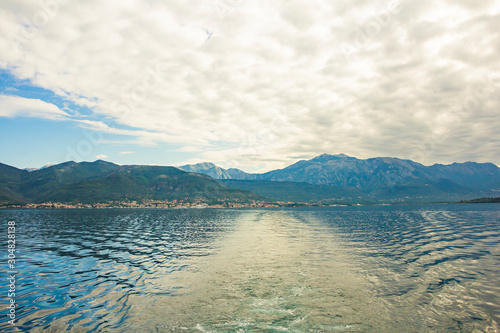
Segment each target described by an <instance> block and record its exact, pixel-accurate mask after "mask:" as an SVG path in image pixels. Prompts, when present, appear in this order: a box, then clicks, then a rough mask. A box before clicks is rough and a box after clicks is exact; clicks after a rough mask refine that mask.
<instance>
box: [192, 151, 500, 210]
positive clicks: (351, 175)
mask: <svg viewBox="0 0 500 333" xmlns="http://www.w3.org/2000/svg"><path fill="white" fill-rule="evenodd" d="M219 169H221V170H222V172H223V171H224V169H222V168H219ZM198 172H202V173H204V172H205V171H204V170H203V167H202V164H199V165H198ZM229 176H230V175H229ZM227 177H228V175H227V174H226V178H223V179H224V180H228V179H232V180H258V181H270V182H288V183H289V184H288V185H286V186H284V185H277V184H273V183H266V182H260V183H254V184H251V183H245V182H236V181H233V182H226V181H225V182H224V183H225V184H227V185H228V186H232V187H238V186H240V188H245V189H249V190H251V191H253V192H255V193H258V194H261V195H263V193H266V194H269V193H272V194H274V196H270V197H271V198H274V199H277V198H285V197H294V198H295V199H297V198H304V199H306V200H308V199H312V198H314V199H318V198H321V199H320V200H330V199H332V200H333V199H335V198H338V197H339V196H338V195H335V193H334V192H335V191H338V190H339V189H344V190H347V189H350V190H349V191H346V192H345V193H347V194H348V195H347V197H348V198H349V197H356V194H355V192H352V190H353V189H358V190H359V191H358V192H359V193H358V196H357V197H356V198H357V199H360V200H371V201H375V202H379V201H381V200H382V201H392V202H394V201H439V200H443V201H445V200H460V199H461V198H465V199H467V198H475V197H480V196H495V195H498V193H499V192H497V191H498V190H500V168H498V167H497V166H496V165H494V164H492V163H475V162H465V163H453V164H450V165H442V164H435V165H432V166H424V165H422V164H420V163H417V162H414V161H411V160H404V159H399V158H391V157H376V158H369V159H358V158H355V157H350V156H347V155H345V154H338V155H329V154H322V155H320V156H317V157H315V158H313V159H310V160H301V161H298V162H296V163H294V164H292V165H290V166H288V167H286V168H283V169H278V170H273V171H269V172H266V173H261V174H248V173H245V172H243V171H241V173H239V174H237V175H236V176H235V177H233V178H227ZM292 183H304V184H311V185H324V186H331V189H332V193H331V195H330V194H329V193H328V191H327V190H326V188H320V187H307V186H305V185H300V184H295V185H293V184H292ZM285 187H287V190H286V191H290V193H294V195H293V196H292V195H291V194H290V195H287V194H280V193H278V192H279V191H278V188H281V189H284V188H285ZM306 188H307V190H306ZM307 191H309V192H311V191H313V192H315V193H312V192H311V193H307ZM349 193H350V194H349Z"/></svg>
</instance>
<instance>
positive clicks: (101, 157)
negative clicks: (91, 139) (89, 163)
mask: <svg viewBox="0 0 500 333" xmlns="http://www.w3.org/2000/svg"><path fill="white" fill-rule="evenodd" d="M95 158H97V159H98V160H102V159H104V158H108V155H104V154H101V155H96V156H95Z"/></svg>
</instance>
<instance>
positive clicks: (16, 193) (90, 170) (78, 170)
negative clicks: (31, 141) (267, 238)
mask: <svg viewBox="0 0 500 333" xmlns="http://www.w3.org/2000/svg"><path fill="white" fill-rule="evenodd" d="M4 170H6V172H4ZM0 171H2V172H1V174H0V204H18V203H27V202H34V203H40V202H47V201H52V202H63V203H98V202H109V201H142V200H145V199H152V200H169V201H172V200H177V201H184V202H196V201H202V202H206V203H217V202H220V201H230V202H241V203H246V202H251V201H253V200H259V201H266V199H264V198H262V197H261V196H259V195H257V194H254V193H251V192H249V191H245V190H240V189H233V188H229V187H227V186H225V185H223V184H221V183H219V182H217V181H216V180H214V179H212V178H210V177H208V176H206V175H201V174H197V173H188V172H184V171H181V170H179V169H177V168H174V167H162V166H119V165H116V164H113V163H108V162H104V161H96V162H93V163H87V162H83V163H75V162H67V163H62V164H59V165H55V166H52V167H49V168H46V169H42V170H36V171H33V172H27V171H23V170H19V169H16V168H12V167H9V166H6V165H0Z"/></svg>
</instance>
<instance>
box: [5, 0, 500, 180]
mask: <svg viewBox="0 0 500 333" xmlns="http://www.w3.org/2000/svg"><path fill="white" fill-rule="evenodd" d="M0 49H1V50H2V52H0V162H2V163H6V164H10V165H14V166H17V167H40V166H42V165H44V164H48V163H59V162H63V161H66V160H76V161H82V160H85V161H93V160H95V159H98V158H102V159H105V160H108V161H112V162H116V163H121V164H160V165H180V164H184V163H193V162H200V161H212V162H215V163H217V164H219V165H221V166H223V167H238V168H242V169H243V170H245V171H266V170H270V169H274V168H278V167H283V166H286V165H288V164H290V163H293V162H295V161H297V160H299V159H308V158H312V157H314V156H316V155H319V154H321V153H331V154H335V153H340V152H342V153H346V154H348V155H351V156H356V157H359V158H368V157H375V156H394V157H400V158H410V159H413V160H416V161H418V162H421V163H423V164H426V165H428V164H433V163H450V162H453V161H458V162H462V161H468V160H472V161H478V162H487V161H490V162H493V163H495V164H497V165H500V140H499V135H498V134H499V133H500V120H499V114H500V112H499V111H500V93H499V91H500V56H499V55H500V2H499V1H494V0H491V1H489V0H482V1H476V0H460V1H456V0H455V1H451V0H441V1H428V0H422V1H373V0H370V1H368V0H366V1H365V0H355V1H353V0H338V1H331V0H307V1H305V0H302V1H297V0H286V1H285V0H283V1H282V0H275V1H261V0H253V1H249V0H193V1H188V2H187V1H181V0H167V1H165V0H162V1H159V0H158V1H157V0H142V1H132V0H131V1H119V0H85V1H83V0H41V1H38V0H34V1H25V0H2V1H1V3H0Z"/></svg>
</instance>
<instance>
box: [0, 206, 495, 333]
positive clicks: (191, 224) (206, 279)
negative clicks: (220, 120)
mask: <svg viewBox="0 0 500 333" xmlns="http://www.w3.org/2000/svg"><path fill="white" fill-rule="evenodd" d="M0 221H1V223H2V227H3V231H2V233H3V236H2V242H1V244H2V249H0V251H2V252H3V254H2V257H1V258H2V262H1V263H0V264H1V265H2V267H3V269H2V276H0V278H1V281H2V283H1V284H0V316H1V317H0V331H2V332H66V331H70V332H500V205H499V204H435V205H394V206H356V207H324V208H287V209H209V208H208V209H164V210H161V209H130V210H127V209H116V210H113V209H81V210H77V209H65V210H64V209H61V210H55V209H54V210H50V209H45V210H28V209H26V210H23V209H20V210H13V209H9V210H7V209H3V210H1V211H0ZM9 222H11V225H13V223H12V222H14V223H15V233H14V235H15V236H14V237H15V241H16V243H15V246H16V247H15V256H16V258H15V264H14V265H13V267H9V266H8V261H7V260H8V243H7V240H8V238H7V235H8V226H9ZM11 230H12V229H11ZM11 234H12V233H11ZM11 239H12V236H11ZM12 270H14V271H15V273H14V274H10V275H9V273H8V272H9V271H12ZM12 275H14V278H15V281H13V280H9V278H12ZM12 282H13V284H14V286H15V297H11V298H9V297H7V296H8V292H9V288H11V287H10V286H11V284H12ZM12 299H13V300H14V301H15V314H14V315H15V320H14V321H11V318H10V317H9V314H12V311H11V309H9V308H8V307H9V305H10V302H11V301H12ZM9 321H11V322H10V323H9Z"/></svg>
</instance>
